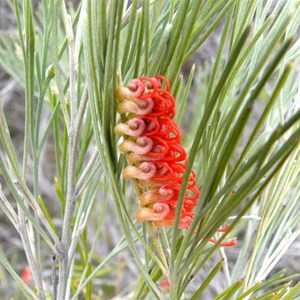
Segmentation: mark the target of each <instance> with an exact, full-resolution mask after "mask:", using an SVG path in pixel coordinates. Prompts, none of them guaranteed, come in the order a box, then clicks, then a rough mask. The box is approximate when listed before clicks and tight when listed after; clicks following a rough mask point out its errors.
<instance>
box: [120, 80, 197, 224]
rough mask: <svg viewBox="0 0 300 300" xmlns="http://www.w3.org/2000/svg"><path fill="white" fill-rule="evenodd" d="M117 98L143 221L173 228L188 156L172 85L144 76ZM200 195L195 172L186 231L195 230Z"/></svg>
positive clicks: (128, 171)
mask: <svg viewBox="0 0 300 300" xmlns="http://www.w3.org/2000/svg"><path fill="white" fill-rule="evenodd" d="M116 93H117V99H118V112H119V113H120V114H121V115H122V120H123V123H120V124H117V126H116V127H115V133H116V134H117V135H123V136H124V141H123V143H122V144H121V145H120V150H121V152H123V153H125V154H126V155H127V159H128V162H129V166H128V167H126V168H125V169H124V170H123V177H124V178H125V179H135V180H137V181H138V185H139V187H140V189H141V191H142V194H141V196H140V197H139V200H140V205H141V207H140V209H139V211H138V213H137V219H138V221H140V222H145V221H147V222H152V223H153V225H154V226H156V227H171V226H173V224H174V219H175V211H176V204H177V198H178V195H179V191H180V188H181V182H182V179H183V174H184V172H185V168H186V163H187V154H186V151H185V150H184V148H183V147H182V146H181V144H180V142H181V132H180V129H179V127H178V125H177V124H176V123H175V122H174V121H173V118H174V116H175V111H176V109H175V99H174V97H173V96H172V94H171V93H170V83H169V81H168V80H167V79H166V78H165V77H163V76H156V77H141V78H137V79H134V80H132V81H131V82H129V84H128V85H127V87H124V86H119V87H118V89H117V92H116ZM188 191H189V192H188ZM199 196H200V191H199V189H198V188H197V187H196V179H195V173H194V171H192V172H191V174H190V178H189V184H188V187H187V192H186V195H185V198H184V200H183V209H182V211H181V216H180V222H179V227H180V228H182V229H187V228H188V227H189V225H190V223H191V221H192V219H193V216H194V213H193V209H194V207H195V206H196V204H197V201H198V198H199Z"/></svg>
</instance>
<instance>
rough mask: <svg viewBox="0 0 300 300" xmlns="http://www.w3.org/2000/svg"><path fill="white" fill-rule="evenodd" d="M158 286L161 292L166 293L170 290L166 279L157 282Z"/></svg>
mask: <svg viewBox="0 0 300 300" xmlns="http://www.w3.org/2000/svg"><path fill="white" fill-rule="evenodd" d="M158 286H159V287H160V289H161V290H163V291H165V292H167V291H168V290H169V289H170V282H169V280H168V279H167V278H165V279H162V280H161V281H160V282H159V284H158Z"/></svg>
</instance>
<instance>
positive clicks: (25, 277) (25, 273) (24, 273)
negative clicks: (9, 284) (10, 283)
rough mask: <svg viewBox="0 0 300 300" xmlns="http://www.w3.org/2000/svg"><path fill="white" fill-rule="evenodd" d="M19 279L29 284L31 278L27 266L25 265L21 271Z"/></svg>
mask: <svg viewBox="0 0 300 300" xmlns="http://www.w3.org/2000/svg"><path fill="white" fill-rule="evenodd" d="M21 279H22V280H23V282H24V283H25V284H26V285H29V282H30V279H31V270H30V268H29V267H25V268H24V269H23V270H22V273H21Z"/></svg>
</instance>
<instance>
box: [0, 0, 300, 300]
mask: <svg viewBox="0 0 300 300" xmlns="http://www.w3.org/2000/svg"><path fill="white" fill-rule="evenodd" d="M4 2H5V1H4ZM6 2H7V5H8V7H9V8H10V10H11V13H13V14H14V17H15V31H7V32H1V34H0V65H1V67H2V68H3V69H4V70H5V71H6V72H7V73H8V74H10V76H12V77H13V78H14V79H15V80H16V81H17V82H18V83H19V84H20V85H21V86H22V87H23V88H24V102H25V120H24V137H23V141H22V151H21V155H20V153H19V152H18V147H17V145H15V144H14V142H13V139H12V137H11V135H10V128H9V126H8V124H7V120H6V114H5V110H4V109H3V105H2V102H1V108H0V141H1V156H0V172H1V175H2V178H3V182H2V188H3V190H2V189H1V190H0V209H1V217H2V216H3V217H4V218H5V222H6V224H9V225H7V226H10V227H14V230H15V231H14V232H15V235H16V236H17V237H18V239H19V240H20V241H21V243H22V250H23V251H24V253H25V257H26V263H25V265H28V266H29V267H30V269H31V282H30V283H29V285H27V284H25V283H24V282H23V279H22V278H21V277H20V272H19V270H20V269H19V268H18V267H17V266H16V265H14V263H13V262H11V259H12V257H10V253H6V252H5V251H4V250H3V249H1V248H0V263H1V264H2V266H3V267H4V268H5V269H6V273H5V276H11V277H12V278H13V282H14V283H10V289H7V290H6V291H1V295H2V294H4V295H5V296H6V297H20V299H21V298H22V299H23V298H27V299H59V300H61V299H73V300H75V299H109V298H110V297H111V298H112V297H113V296H114V297H116V299H117V298H118V299H172V300H177V299H222V300H224V299H239V300H242V299H300V285H299V283H298V284H295V283H294V282H293V281H292V280H296V281H297V280H298V275H297V274H288V275H285V273H284V272H283V271H280V272H277V273H275V272H274V270H275V267H276V264H277V263H278V261H279V260H280V259H281V258H283V257H284V254H285V252H286V250H287V249H288V248H289V247H290V246H291V245H292V244H293V242H294V241H295V240H296V239H297V238H298V237H299V235H300V228H299V223H300V222H299V221H300V201H299V199H300V180H299V172H300V159H299V155H300V147H299V140H300V128H299V125H300V110H299V109H300V96H299V88H300V86H299V82H300V73H299V66H300V64H299V62H300V43H299V24H300V5H299V1H296V0H285V1H283V0H278V1H275V0H274V1H272V0H267V1H265V0H253V1H241V0H229V1H228V0H219V1H212V0H207V1H202V0H186V1H179V0H162V1H160V0H143V1H139V0H133V1H127V0H82V1H78V2H79V4H78V5H76V6H73V5H72V3H71V2H72V1H65V0H50V1H48V0H41V1H31V0H14V1H10V0H7V1H6ZM216 36H217V46H216V47H215V48H213V49H212V48H210V51H213V53H211V54H210V57H211V60H207V61H203V60H202V61H201V60H199V56H201V53H202V52H203V51H204V49H207V44H208V42H209V41H210V40H211V39H212V38H213V37H216ZM187 61H189V64H186V65H185V63H186V62H187ZM190 62H192V67H191V68H190V69H189V71H188V72H187V71H186V69H187V67H186V66H187V65H188V66H190V65H191V64H190ZM183 66H185V69H183ZM184 70H185V71H184ZM144 75H145V76H149V77H151V76H155V75H163V76H165V77H166V78H168V80H169V81H170V84H171V92H172V93H173V94H174V96H175V98H176V105H177V115H176V118H175V119H176V121H177V122H178V123H179V124H181V127H182V132H183V144H184V146H185V148H186V149H187V151H188V154H189V160H188V164H187V170H186V172H185V176H184V179H183V183H182V188H181V191H180V194H179V198H178V202H177V207H176V219H175V225H174V227H173V228H169V229H159V231H156V236H157V237H158V239H159V240H160V245H161V248H160V249H158V248H157V243H156V242H155V240H153V234H152V235H151V232H148V229H149V227H147V226H144V225H142V224H139V223H137V222H136V219H135V211H136V210H137V207H138V204H137V203H138V202H137V197H136V195H135V194H134V192H133V189H132V185H131V183H127V182H126V183H125V182H124V181H123V179H122V177H121V172H122V169H123V168H124V167H125V166H126V159H125V157H124V155H122V154H120V152H119V149H118V144H119V138H118V137H117V136H116V135H115V133H114V127H115V125H116V124H117V123H118V122H120V120H119V117H118V115H117V112H116V94H115V91H116V88H117V86H118V83H119V80H120V79H122V81H123V84H124V85H126V84H127V83H128V82H129V81H130V80H132V79H134V78H137V77H140V76H144ZM49 145H50V146H51V149H52V151H53V153H54V159H55V163H54V166H52V167H53V168H54V169H55V172H54V173H55V175H54V176H52V177H51V178H50V179H49V180H50V181H49V182H50V189H51V190H53V191H54V192H55V197H54V198H49V197H48V196H47V195H42V188H41V176H42V174H43V173H42V170H41V168H42V166H43V160H44V159H45V158H44V155H43V153H44V151H45V149H46V148H47V147H50V146H49ZM192 169H194V170H195V171H196V173H197V180H198V183H197V186H198V187H199V188H200V189H201V196H200V199H199V201H198V204H197V207H196V208H195V217H194V219H193V222H192V224H191V226H190V228H189V229H188V230H180V229H178V224H179V218H180V212H181V208H182V205H183V199H184V194H185V190H186V187H187V184H188V179H189V174H190V171H191V170H192ZM4 187H5V189H4ZM4 190H5V191H9V192H6V193H4ZM53 203H56V206H57V205H58V207H59V209H58V210H56V211H54V210H53V209H52V208H53ZM228 223H231V226H230V227H229V229H228V230H226V232H224V233H220V232H218V231H217V230H218V229H219V228H220V227H222V226H225V225H226V224H228ZM107 226H109V227H112V228H116V231H115V232H116V236H114V237H110V239H109V238H108V236H107V233H106V231H107ZM234 236H238V243H237V245H235V246H233V247H231V248H229V249H227V248H226V249H225V248H224V247H222V246H221V243H222V242H224V241H226V240H228V239H230V238H232V237H234ZM211 238H214V239H215V240H216V241H217V243H216V244H212V243H211V242H210V241H209V240H210V239H211ZM99 245H102V247H100V248H99ZM99 249H100V250H99ZM103 249H106V250H105V251H104V254H103V252H102V250H103ZM228 253H229V254H230V258H229V257H228ZM124 256H125V257H126V258H127V261H126V262H124V263H120V262H119V261H118V259H120V257H124ZM49 262H50V263H49ZM130 269H134V272H135V273H134V274H135V276H132V278H128V277H129V276H131V275H128V274H130ZM166 272H167V273H169V274H170V276H169V278H167V280H168V282H167V284H168V285H169V286H168V287H167V288H165V289H164V288H162V287H161V286H160V285H159V283H160V282H163V281H164V280H165V279H166V278H165V275H164V273H165V274H166ZM113 276H116V277H118V278H121V277H124V278H126V277H127V278H128V279H125V281H124V282H125V283H123V284H122V282H121V283H120V282H119V283H118V284H117V283H114V282H112V280H111V279H112V278H113ZM120 281H121V280H120ZM213 288H214V289H213Z"/></svg>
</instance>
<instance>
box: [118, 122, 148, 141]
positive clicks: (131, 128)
mask: <svg viewBox="0 0 300 300" xmlns="http://www.w3.org/2000/svg"><path fill="white" fill-rule="evenodd" d="M145 128H146V125H145V122H144V121H143V120H142V119H140V118H134V119H131V120H129V121H128V122H127V123H126V124H124V123H120V124H117V125H116V127H115V133H116V135H128V136H132V137H138V136H141V134H142V133H143V132H144V131H145Z"/></svg>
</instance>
